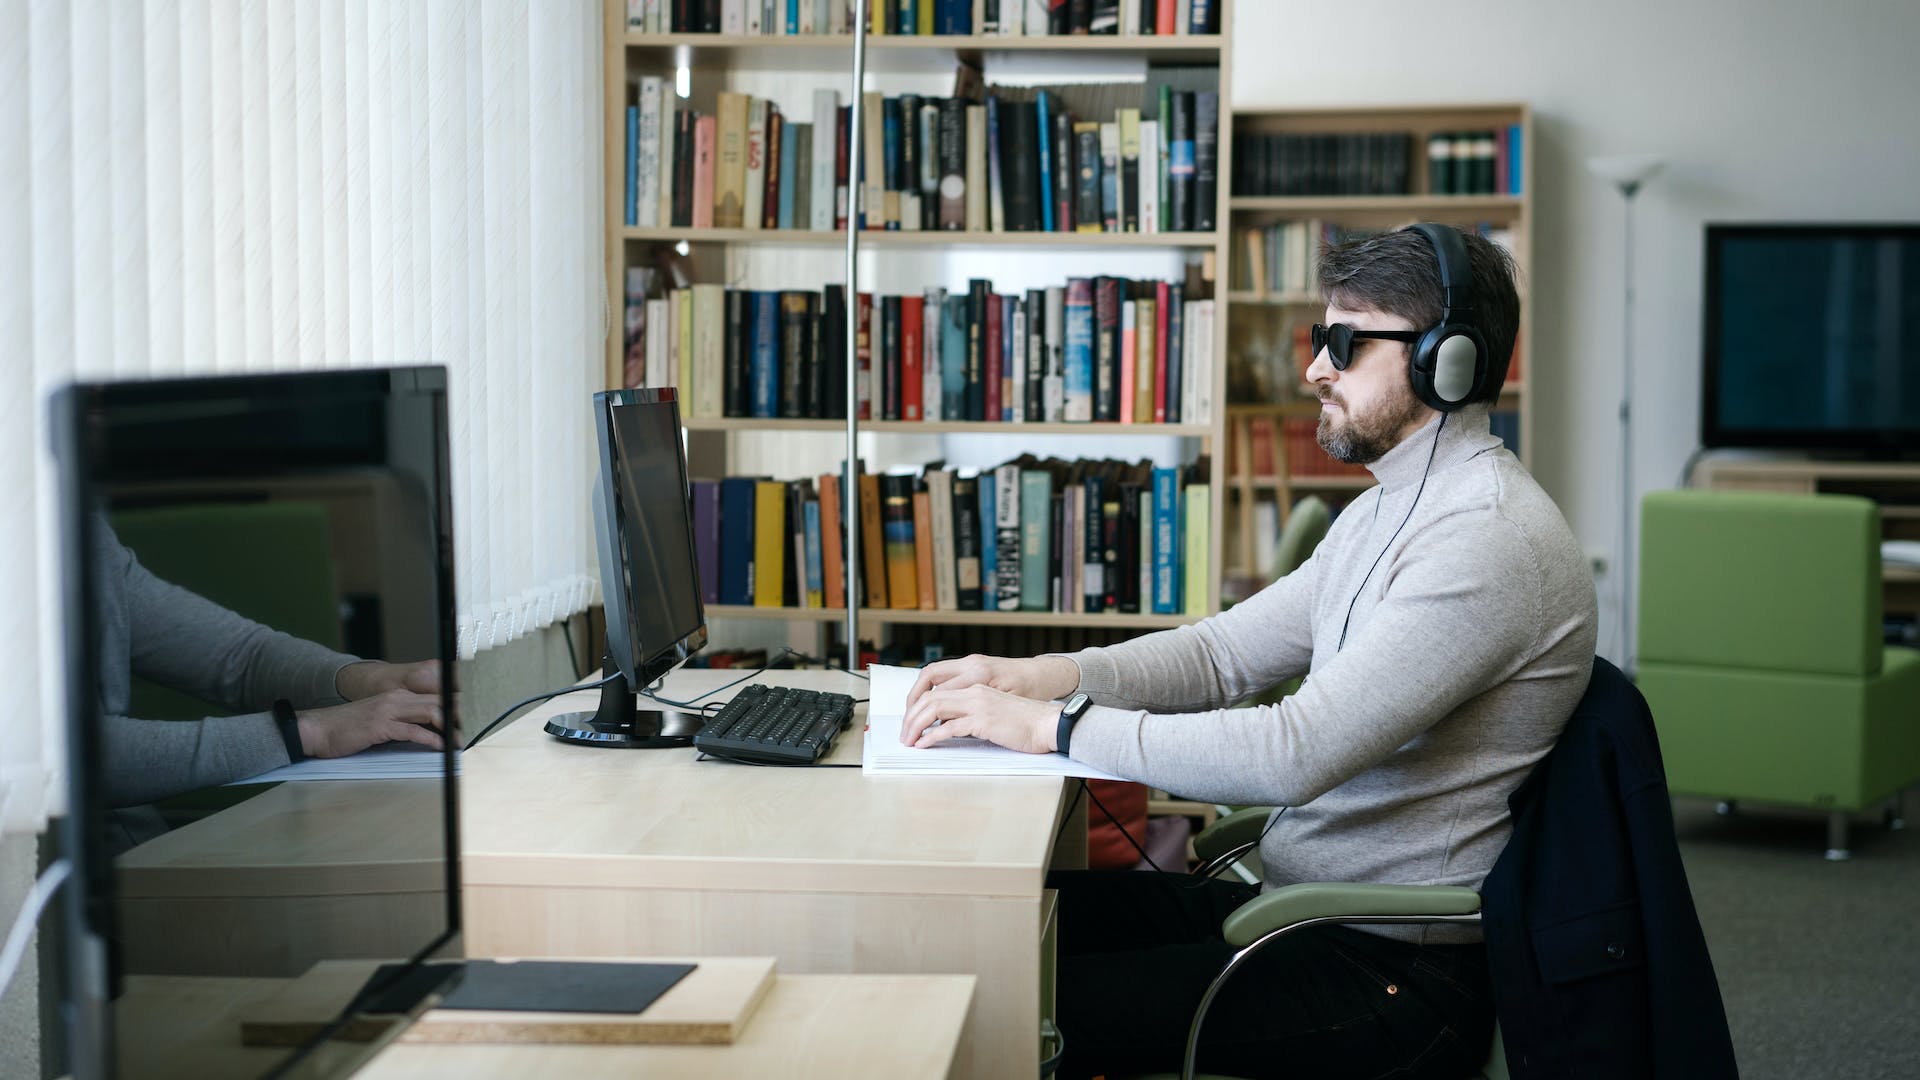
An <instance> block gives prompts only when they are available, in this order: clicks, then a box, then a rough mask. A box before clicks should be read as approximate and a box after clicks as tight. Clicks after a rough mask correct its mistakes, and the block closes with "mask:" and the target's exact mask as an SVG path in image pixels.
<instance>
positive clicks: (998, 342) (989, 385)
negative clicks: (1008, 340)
mask: <svg viewBox="0 0 1920 1080" xmlns="http://www.w3.org/2000/svg"><path fill="white" fill-rule="evenodd" d="M986 311H987V319H986V325H985V326H984V327H983V328H982V329H981V335H980V336H981V338H982V339H983V345H984V349H983V351H984V352H985V354H986V355H985V356H984V357H983V360H982V362H983V363H984V364H985V368H984V370H983V371H982V378H983V381H984V382H985V384H986V389H985V400H984V401H983V402H982V412H983V416H984V418H985V419H986V420H988V421H990V422H991V421H999V420H1005V419H1006V416H1005V415H1004V414H1003V412H1002V410H1003V409H1004V408H1005V406H1006V404H1007V402H1006V395H1005V394H1004V393H1003V391H1004V389H1005V387H1004V386H1002V385H1001V380H1002V379H1004V378H1005V377H1006V370H1005V366H1006V355H1005V352H1004V349H1003V345H1004V341H1003V339H1002V338H1001V334H1002V332H1003V327H1002V320H1003V318H1004V312H1003V311H1002V307H1001V303H1000V296H999V294H998V293H993V292H989V293H988V294H987V301H986Z"/></svg>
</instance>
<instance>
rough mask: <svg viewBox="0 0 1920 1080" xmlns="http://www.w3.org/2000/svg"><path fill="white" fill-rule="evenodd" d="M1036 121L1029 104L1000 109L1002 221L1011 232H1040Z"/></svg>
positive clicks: (1015, 103) (1004, 105) (1014, 103)
mask: <svg viewBox="0 0 1920 1080" xmlns="http://www.w3.org/2000/svg"><path fill="white" fill-rule="evenodd" d="M1039 131H1040V128H1039V121H1038V119H1037V118H1036V114H1035V111H1034V106H1033V104H1032V103H1031V102H1019V101H1009V102H1003V103H1002V104H1001V106H1000V139H999V151H1000V165H1001V173H1000V177H1001V189H1002V190H1001V196H1002V199H1003V200H1004V206H1003V209H1002V218H1003V224H1004V227H1005V228H1006V229H1007V230H1008V231H1010V232H1037V231H1039V230H1040V228H1041V206H1042V203H1043V202H1044V201H1045V200H1044V197H1043V189H1042V188H1041V186H1040V164H1041V162H1042V161H1043V160H1045V159H1044V158H1043V157H1042V156H1041V148H1040V139H1039Z"/></svg>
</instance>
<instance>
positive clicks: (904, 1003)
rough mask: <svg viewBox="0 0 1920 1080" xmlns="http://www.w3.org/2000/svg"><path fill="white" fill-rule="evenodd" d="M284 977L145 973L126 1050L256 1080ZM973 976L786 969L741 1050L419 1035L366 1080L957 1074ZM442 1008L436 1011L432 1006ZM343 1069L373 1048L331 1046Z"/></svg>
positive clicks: (158, 1061)
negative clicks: (269, 1007) (261, 1010)
mask: <svg viewBox="0 0 1920 1080" xmlns="http://www.w3.org/2000/svg"><path fill="white" fill-rule="evenodd" d="M287 981H288V980H285V979H258V978H228V977H207V976H177V975H169V976H161V975H146V976H133V977H131V978H129V979H128V980H127V994H126V997H125V998H124V999H123V1000H122V1002H121V1005H120V1008H119V1010H118V1011H119V1016H120V1027H119V1031H118V1032H117V1036H118V1038H119V1039H120V1040H121V1042H122V1044H123V1046H127V1047H138V1048H139V1057H138V1058H137V1059H129V1058H127V1057H125V1056H124V1054H125V1053H126V1051H123V1057H122V1062H123V1065H124V1064H125V1063H126V1062H127V1061H129V1060H137V1062H138V1069H139V1072H140V1075H141V1076H143V1077H147V1078H149V1080H219V1078H222V1077H237V1076H257V1075H259V1074H260V1073H261V1072H262V1071H263V1070H264V1069H267V1068H270V1067H271V1066H272V1065H273V1064H274V1063H276V1062H278V1061H279V1060H280V1059H281V1058H282V1057H283V1056H284V1054H285V1052H284V1051H281V1050H273V1049H262V1048H258V1047H245V1046H242V1045H241V1044H240V1039H239V1031H240V1017H241V1016H242V1015H243V1014H244V1013H245V1012H246V1010H247V1009H248V1008H249V1007H252V1006H253V1005H255V1004H257V1003H258V1002H260V1001H263V1000H266V999H268V998H269V997H270V996H271V995H272V994H273V993H275V992H276V991H278V990H279V989H280V988H281V987H282V986H284V985H285V984H286V982H287ZM973 990H974V979H973V978H972V977H971V976H967V975H780V976H776V978H775V980H774V984H773V989H772V990H771V991H770V992H769V993H768V994H767V997H766V1000H764V1001H762V1002H761V1003H760V1006H759V1008H758V1009H756V1010H755V1011H754V1014H753V1017H752V1019H751V1020H750V1021H749V1022H748V1024H747V1027H746V1030H745V1032H744V1033H743V1034H742V1036H741V1038H740V1039H739V1040H737V1041H736V1042H734V1043H733V1044H732V1045H731V1046H509V1045H482V1046H447V1045H432V1044H414V1043H409V1042H408V1039H407V1034H406V1033H404V1032H403V1033H402V1034H401V1036H400V1038H399V1040H398V1041H396V1042H394V1043H391V1044H389V1045H388V1046H387V1047H386V1048H385V1049H383V1050H381V1051H380V1052H379V1054H378V1056H376V1057H375V1058H374V1059H373V1060H372V1061H370V1062H368V1063H367V1064H366V1066H365V1067H364V1068H362V1069H361V1070H360V1071H359V1072H357V1073H355V1074H354V1075H355V1076H356V1077H358V1078H364V1080H406V1078H411V1077H432V1078H436V1080H437V1078H439V1077H448V1076H458V1077H462V1078H467V1080H486V1078H491V1077H500V1078H502V1080H507V1078H511V1080H522V1078H525V1077H538V1076H565V1077H567V1078H568V1080H594V1078H597V1077H610V1078H611V1077H621V1078H625V1077H634V1076H645V1077H720V1076H755V1077H778V1078H793V1080H800V1078H815V1077H818V1078H821V1080H827V1078H833V1080H839V1078H841V1077H850V1076H889V1077H900V1078H925V1080H935V1078H939V1077H948V1076H955V1075H958V1073H957V1072H955V1063H956V1053H957V1051H958V1050H959V1049H960V1047H961V1035H962V1030H963V1029H962V1024H963V1022H964V1018H965V1016H966V1013H967V1003H968V1000H969V999H970V998H971V997H972V996H973ZM428 1015H432V1014H428ZM317 1053H318V1054H319V1055H320V1060H323V1061H325V1060H332V1061H335V1062H336V1063H340V1062H344V1061H346V1060H352V1059H353V1058H356V1057H359V1056H363V1055H364V1054H365V1053H366V1050H365V1048H364V1047H354V1046H349V1045H344V1044H337V1043H336V1044H328V1046H325V1047H322V1048H320V1050H319V1051H317Z"/></svg>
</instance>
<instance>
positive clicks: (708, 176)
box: [693, 116, 719, 229]
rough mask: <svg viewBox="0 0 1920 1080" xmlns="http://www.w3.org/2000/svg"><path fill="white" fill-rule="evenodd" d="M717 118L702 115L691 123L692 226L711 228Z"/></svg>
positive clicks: (717, 132) (717, 130)
mask: <svg viewBox="0 0 1920 1080" xmlns="http://www.w3.org/2000/svg"><path fill="white" fill-rule="evenodd" d="M718 134H719V118H718V117H713V116H703V117H701V118H700V119H698V120H696V121H694V124H693V227H694V228H696V229H711V228H713V154H714V150H715V145H714V144H715V142H716V141H717V138H718Z"/></svg>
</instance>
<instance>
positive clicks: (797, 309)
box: [779, 291, 807, 419]
mask: <svg viewBox="0 0 1920 1080" xmlns="http://www.w3.org/2000/svg"><path fill="white" fill-rule="evenodd" d="M779 297H780V415H781V416H782V417H787V418H791V419H799V418H802V417H804V416H805V414H806V400H807V379H806V335H807V294H806V293H803V292H792V291H789V292H783V293H780V294H779Z"/></svg>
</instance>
